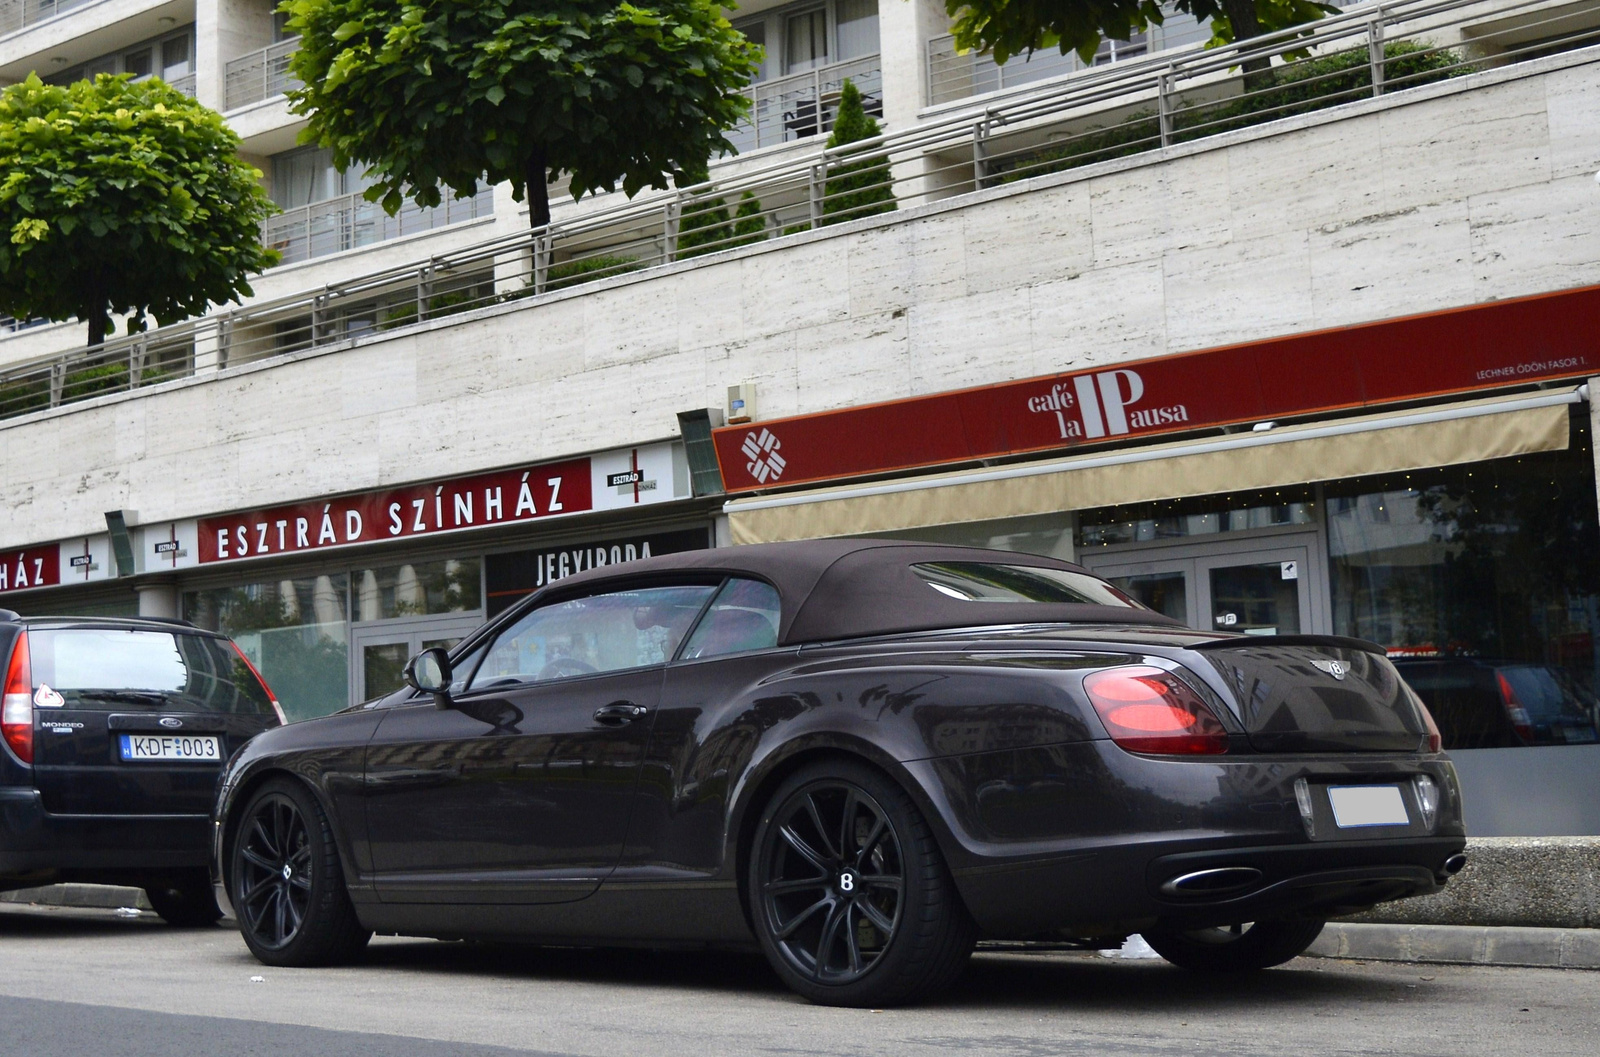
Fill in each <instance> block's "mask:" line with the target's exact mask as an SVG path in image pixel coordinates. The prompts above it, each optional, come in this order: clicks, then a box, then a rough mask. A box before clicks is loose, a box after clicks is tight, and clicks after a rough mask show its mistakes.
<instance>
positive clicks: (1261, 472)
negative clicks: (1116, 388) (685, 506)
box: [724, 390, 1581, 543]
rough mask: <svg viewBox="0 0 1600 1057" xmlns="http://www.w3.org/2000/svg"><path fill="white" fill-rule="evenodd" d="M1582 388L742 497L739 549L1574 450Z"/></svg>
mask: <svg viewBox="0 0 1600 1057" xmlns="http://www.w3.org/2000/svg"><path fill="white" fill-rule="evenodd" d="M1580 399H1581V397H1580V396H1579V394H1578V391H1576V390H1564V391H1562V392H1559V393H1541V394H1538V395H1536V396H1531V397H1523V398H1519V399H1511V400H1507V399H1504V398H1502V399H1498V400H1476V401H1470V402H1466V403H1457V404H1449V405H1446V406H1443V407H1432V408H1427V409H1425V410H1420V411H1414V412H1406V413H1398V414H1397V413H1390V414H1385V415H1367V416H1362V417H1359V418H1347V419H1339V420H1336V421H1333V422H1324V423H1316V424H1311V425H1300V426H1285V427H1280V428H1273V429H1266V430H1259V429H1258V430H1256V431H1252V432H1249V433H1242V434H1234V435H1232V436H1227V437H1220V438H1213V439H1208V440H1203V441H1193V440H1191V441H1181V442H1177V443H1173V444H1161V445H1151V446H1147V447H1138V448H1130V449H1123V450H1120V451H1109V452H1100V453H1098V454H1095V455H1083V456H1077V457H1075V458H1070V459H1058V460H1051V461H1049V462H1044V463H1025V464H1019V465H1013V466H1004V467H995V468H991V469H985V470H968V471H962V472H959V473H945V474H931V475H926V476H921V477H913V478H905V479H901V480H896V481H880V482H877V483H874V484H869V485H857V486H854V487H839V486H834V487H829V488H821V489H810V490H807V491H803V492H792V493H786V494H783V495H777V496H759V497H754V498H750V499H735V500H732V501H730V502H729V503H728V504H727V505H726V507H725V508H724V509H725V511H726V513H727V515H728V524H729V529H730V532H731V535H732V539H733V542H734V543H768V542H774V541H778V540H792V539H814V538H819V537H824V536H848V535H858V534H861V533H869V532H894V531H897V530H901V529H912V528H925V527H927V526H931V525H948V524H955V523H959V522H967V521H987V520H990V519H994V518H1008V517H1020V516H1023V515H1027V514H1046V513H1052V512H1059V511H1065V510H1087V509H1091V508H1094V507H1105V506H1120V505H1122V504H1125V503H1141V502H1148V501H1151V500H1157V499H1176V498H1180V497H1183V496H1195V495H1212V494H1217V493H1222V492H1240V491H1248V490H1251V489H1257V488H1274V487H1281V486H1283V485H1294V484H1305V483H1308V482H1312V481H1331V480H1336V479H1338V478H1343V477H1358V476H1363V475H1366V474H1375V473H1389V472H1393V471H1397V470H1420V469H1426V468H1428V467H1432V466H1450V465H1456V464H1460V463H1470V462H1482V461H1484V460H1487V459H1499V458H1504V457H1506V456H1510V455H1523V454H1527V453H1529V452H1539V451H1559V450H1562V449H1565V448H1566V447H1567V444H1568V434H1569V432H1570V430H1569V427H1568V422H1567V405H1568V404H1571V403H1576V402H1578V401H1579V400H1580Z"/></svg>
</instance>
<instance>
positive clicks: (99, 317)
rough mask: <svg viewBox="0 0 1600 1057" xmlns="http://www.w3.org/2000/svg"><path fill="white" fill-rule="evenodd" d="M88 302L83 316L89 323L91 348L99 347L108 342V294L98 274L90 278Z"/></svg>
mask: <svg viewBox="0 0 1600 1057" xmlns="http://www.w3.org/2000/svg"><path fill="white" fill-rule="evenodd" d="M84 301H85V302H86V305H85V308H84V312H83V318H84V319H85V320H87V321H88V324H89V348H91V349H98V348H99V347H100V346H102V345H104V344H105V343H106V322H107V321H106V295H105V293H104V287H102V286H101V284H100V277H99V276H98V275H95V276H92V277H91V278H90V280H89V296H88V297H86V298H84Z"/></svg>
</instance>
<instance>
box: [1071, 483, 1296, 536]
mask: <svg viewBox="0 0 1600 1057" xmlns="http://www.w3.org/2000/svg"><path fill="white" fill-rule="evenodd" d="M1316 519H1317V504H1316V501H1315V500H1314V498H1313V495H1312V491H1311V488H1310V487H1309V486H1307V487H1304V488H1284V489H1279V490H1276V491H1273V492H1267V493H1262V492H1251V493H1248V494H1246V495H1242V496H1230V495H1223V496H1215V495H1212V496H1202V497H1198V498H1194V499H1172V500H1165V501H1163V502H1159V503H1141V504H1138V505H1135V506H1125V507H1114V508H1111V509H1106V510H1086V511H1084V512H1083V513H1082V514H1081V515H1079V518H1078V546H1079V547H1080V548H1091V547H1109V546H1112V545H1114V544H1118V543H1149V542H1151V541H1154V540H1168V539H1185V538H1190V537H1205V536H1216V535H1220V534H1223V533H1228V532H1247V531H1249V530H1251V529H1263V528H1277V527H1280V526H1284V525H1304V526H1310V525H1313V524H1315V523H1316Z"/></svg>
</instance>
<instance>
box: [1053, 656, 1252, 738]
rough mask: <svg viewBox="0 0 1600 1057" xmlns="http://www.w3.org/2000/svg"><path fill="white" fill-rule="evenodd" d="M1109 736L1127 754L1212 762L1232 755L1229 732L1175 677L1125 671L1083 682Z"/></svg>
mask: <svg viewBox="0 0 1600 1057" xmlns="http://www.w3.org/2000/svg"><path fill="white" fill-rule="evenodd" d="M1083 688H1084V690H1085V691H1086V692H1087V693H1088V694H1089V700H1090V701H1091V702H1092V703H1093V704H1094V708H1095V711H1096V712H1098V713H1100V721H1101V722H1103V723H1104V724H1105V725H1106V732H1107V733H1109V734H1110V735H1111V740H1112V741H1113V742H1115V743H1116V744H1117V745H1118V746H1119V747H1121V748H1124V749H1126V750H1128V751H1129V752H1143V753H1154V754H1157V755H1161V756H1210V755H1216V754H1217V753H1223V752H1227V751H1228V732H1227V731H1226V730H1225V729H1224V728H1223V726H1222V723H1221V722H1220V721H1219V720H1218V719H1217V717H1216V714H1215V713H1213V712H1212V711H1211V709H1210V708H1209V707H1207V705H1206V703H1205V702H1204V701H1202V700H1201V699H1200V695H1199V694H1197V693H1195V692H1194V690H1193V689H1192V688H1191V687H1190V686H1189V685H1188V684H1187V683H1185V682H1184V681H1183V680H1182V679H1179V678H1178V677H1177V676H1175V675H1173V674H1172V673H1171V672H1164V671H1162V670H1161V669H1160V668H1149V667H1142V666H1140V667H1127V668H1112V669H1109V670H1107V671H1103V672H1095V673H1094V674H1093V675H1091V676H1089V677H1088V678H1086V679H1085V680H1084V681H1083Z"/></svg>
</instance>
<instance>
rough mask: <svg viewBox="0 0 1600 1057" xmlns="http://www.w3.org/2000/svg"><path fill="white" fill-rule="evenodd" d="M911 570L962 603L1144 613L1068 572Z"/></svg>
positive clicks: (964, 567)
mask: <svg viewBox="0 0 1600 1057" xmlns="http://www.w3.org/2000/svg"><path fill="white" fill-rule="evenodd" d="M911 568H912V570H913V571H914V572H915V573H916V574H917V575H918V576H920V577H922V580H923V582H924V583H926V584H927V585H928V586H929V587H931V588H933V589H934V590H935V591H938V592H939V593H940V594H942V595H946V596H948V597H950V598H959V599H961V600H962V601H965V602H1060V603H1066V604H1070V605H1092V606H1118V607H1121V608H1124V609H1143V608H1145V607H1144V606H1142V605H1140V604H1139V602H1137V601H1136V600H1134V599H1133V598H1131V597H1130V596H1128V595H1125V594H1123V593H1122V592H1121V591H1119V590H1117V589H1116V588H1115V587H1112V586H1111V585H1110V584H1108V583H1106V582H1105V581H1104V580H1102V579H1100V578H1099V577H1096V576H1090V575H1089V574H1088V573H1080V572H1074V571H1073V570H1071V569H1048V568H1041V567H1039V566H1033V565H1002V564H1000V563H998V562H919V563H917V564H915V565H913V566H911Z"/></svg>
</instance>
